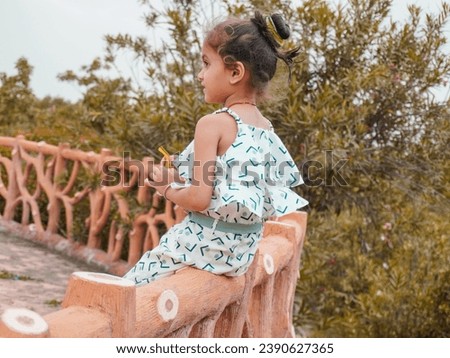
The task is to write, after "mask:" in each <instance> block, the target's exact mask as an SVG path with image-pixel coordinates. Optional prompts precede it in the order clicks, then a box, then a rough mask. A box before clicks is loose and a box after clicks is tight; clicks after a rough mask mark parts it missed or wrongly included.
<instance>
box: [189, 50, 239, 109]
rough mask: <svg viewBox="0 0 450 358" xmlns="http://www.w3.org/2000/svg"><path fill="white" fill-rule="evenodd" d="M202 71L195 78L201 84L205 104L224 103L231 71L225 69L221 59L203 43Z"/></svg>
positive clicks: (228, 88)
mask: <svg viewBox="0 0 450 358" xmlns="http://www.w3.org/2000/svg"><path fill="white" fill-rule="evenodd" d="M202 63H203V66H202V70H201V71H200V73H199V74H198V76H197V78H198V80H199V81H200V82H201V85H202V86H203V87H204V88H203V93H204V94H205V101H206V102H207V103H225V100H226V99H227V97H228V96H229V95H230V94H231V93H230V86H229V81H228V79H229V75H230V73H231V70H230V69H228V68H226V67H225V64H224V63H223V60H222V57H220V56H219V54H218V53H217V52H216V51H215V50H214V49H212V48H211V47H210V46H209V45H208V44H206V43H204V44H203V48H202Z"/></svg>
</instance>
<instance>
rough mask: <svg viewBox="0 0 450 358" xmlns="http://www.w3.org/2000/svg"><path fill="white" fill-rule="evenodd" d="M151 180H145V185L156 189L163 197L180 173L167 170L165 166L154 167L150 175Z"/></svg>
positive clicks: (170, 169) (172, 169)
mask: <svg viewBox="0 0 450 358" xmlns="http://www.w3.org/2000/svg"><path fill="white" fill-rule="evenodd" d="M149 177H150V178H151V179H145V181H144V183H145V185H147V186H149V187H151V188H154V189H156V191H157V192H158V193H159V194H161V195H163V193H164V191H165V190H166V187H167V186H168V185H170V184H171V183H173V182H174V181H176V180H175V178H177V177H178V173H177V171H176V170H175V169H174V168H165V167H164V166H163V164H161V165H154V166H153V167H152V169H151V173H150V175H149Z"/></svg>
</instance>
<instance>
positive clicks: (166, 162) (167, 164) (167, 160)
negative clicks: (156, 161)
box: [158, 146, 172, 168]
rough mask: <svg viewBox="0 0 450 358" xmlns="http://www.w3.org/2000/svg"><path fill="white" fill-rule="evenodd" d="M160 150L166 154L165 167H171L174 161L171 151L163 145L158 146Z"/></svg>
mask: <svg viewBox="0 0 450 358" xmlns="http://www.w3.org/2000/svg"><path fill="white" fill-rule="evenodd" d="M158 151H159V152H160V153H161V154H162V155H163V156H164V159H165V167H166V168H171V167H172V163H171V162H170V154H169V152H168V151H167V150H165V149H164V147H163V146H160V147H159V148H158Z"/></svg>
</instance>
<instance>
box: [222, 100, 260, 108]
mask: <svg viewBox="0 0 450 358" xmlns="http://www.w3.org/2000/svg"><path fill="white" fill-rule="evenodd" d="M236 104H251V105H252V106H255V107H256V103H255V102H251V101H236V102H233V103H231V104H229V105H228V106H226V107H228V108H230V107H231V106H234V105H236Z"/></svg>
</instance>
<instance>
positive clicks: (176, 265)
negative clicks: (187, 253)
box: [123, 245, 186, 286]
mask: <svg viewBox="0 0 450 358" xmlns="http://www.w3.org/2000/svg"><path fill="white" fill-rule="evenodd" d="M185 266H186V265H185V264H184V263H183V262H181V261H178V260H176V259H174V258H172V257H171V256H169V251H168V250H167V248H165V247H163V246H161V245H160V246H157V247H155V248H154V249H153V250H151V251H147V252H146V253H145V254H144V255H143V256H142V257H141V259H140V260H139V261H138V262H137V263H136V265H134V267H133V268H132V269H131V270H130V271H128V272H127V273H126V274H125V276H123V277H124V278H126V279H128V280H131V281H133V282H134V283H135V284H136V285H137V286H141V285H145V284H147V283H150V282H152V281H155V280H158V279H160V278H163V277H168V276H171V275H173V274H174V272H175V271H176V270H179V269H181V268H183V267H185Z"/></svg>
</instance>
